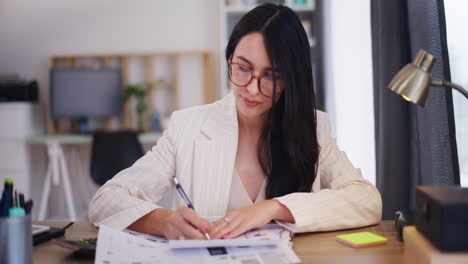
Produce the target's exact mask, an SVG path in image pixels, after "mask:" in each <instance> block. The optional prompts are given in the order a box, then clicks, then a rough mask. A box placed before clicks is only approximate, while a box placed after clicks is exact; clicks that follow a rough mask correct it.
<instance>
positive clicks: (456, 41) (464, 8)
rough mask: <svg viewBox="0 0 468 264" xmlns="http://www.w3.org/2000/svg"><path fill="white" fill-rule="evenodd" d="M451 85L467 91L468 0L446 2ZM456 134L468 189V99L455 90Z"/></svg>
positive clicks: (464, 180)
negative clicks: (467, 28) (467, 26)
mask: <svg viewBox="0 0 468 264" xmlns="http://www.w3.org/2000/svg"><path fill="white" fill-rule="evenodd" d="M444 6H445V19H446V24H447V44H448V53H449V60H450V72H451V77H452V82H454V83H456V84H458V85H460V86H462V87H463V88H464V89H465V90H466V89H468V51H467V47H468V34H466V25H468V16H466V14H467V13H468V1H466V0H450V1H444ZM452 94H453V110H454V114H455V129H456V131H455V133H456V140H457V148H458V161H459V164H460V180H461V185H462V186H468V100H466V98H465V97H464V96H463V95H462V94H460V93H459V92H458V91H456V90H453V92H452Z"/></svg>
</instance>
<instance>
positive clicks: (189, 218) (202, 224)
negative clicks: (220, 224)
mask: <svg viewBox="0 0 468 264" xmlns="http://www.w3.org/2000/svg"><path fill="white" fill-rule="evenodd" d="M178 210H179V211H180V213H181V215H182V217H183V218H184V220H185V221H186V222H188V223H190V224H191V225H192V226H193V227H195V228H196V229H198V230H200V231H201V232H202V233H209V232H211V229H212V227H213V226H212V224H211V223H210V221H208V220H207V219H205V218H202V217H200V216H199V215H198V214H197V213H196V212H195V210H193V209H191V208H188V207H185V206H184V207H183V208H180V209H178Z"/></svg>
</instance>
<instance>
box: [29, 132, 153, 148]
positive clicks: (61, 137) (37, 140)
mask: <svg viewBox="0 0 468 264" xmlns="http://www.w3.org/2000/svg"><path fill="white" fill-rule="evenodd" d="M161 136H162V133H161V132H147V133H141V134H138V139H139V140H140V142H141V143H143V144H144V143H156V142H157V141H158V139H159V138H160V137H161ZM92 140H93V138H92V135H91V134H54V135H52V134H51V135H43V136H34V137H30V138H28V140H27V142H28V143H29V144H47V143H52V142H54V143H55V142H56V143H60V144H64V145H81V144H90V143H91V141H92Z"/></svg>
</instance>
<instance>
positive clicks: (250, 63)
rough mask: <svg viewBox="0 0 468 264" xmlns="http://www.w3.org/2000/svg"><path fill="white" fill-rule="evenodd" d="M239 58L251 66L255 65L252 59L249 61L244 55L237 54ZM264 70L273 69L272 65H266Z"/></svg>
mask: <svg viewBox="0 0 468 264" xmlns="http://www.w3.org/2000/svg"><path fill="white" fill-rule="evenodd" d="M237 58H238V59H240V60H243V61H244V62H245V63H247V64H249V65H250V66H254V65H253V63H252V62H251V61H249V60H248V59H246V58H244V57H243V56H237ZM263 70H264V71H273V68H272V67H266V68H265V69H263Z"/></svg>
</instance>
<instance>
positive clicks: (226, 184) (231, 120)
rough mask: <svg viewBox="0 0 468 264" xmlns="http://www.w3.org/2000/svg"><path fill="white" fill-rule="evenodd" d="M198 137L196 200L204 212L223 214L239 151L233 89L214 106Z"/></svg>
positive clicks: (196, 143)
mask: <svg viewBox="0 0 468 264" xmlns="http://www.w3.org/2000/svg"><path fill="white" fill-rule="evenodd" d="M201 132H202V133H203V134H204V135H205V137H200V138H199V139H197V140H196V141H195V149H194V159H193V162H194V163H193V203H194V207H195V210H197V213H198V214H200V215H204V216H219V215H224V214H225V213H226V210H227V206H228V199H229V191H230V188H231V178H232V174H233V172H234V162H235V158H236V152H237V140H238V123H237V112H236V106H235V102H234V96H233V95H232V93H230V94H229V95H227V96H226V97H225V98H224V99H223V100H221V101H220V102H219V104H217V105H216V107H213V108H212V110H211V112H210V113H209V115H208V117H207V119H206V121H205V122H204V123H203V125H202V127H201Z"/></svg>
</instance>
